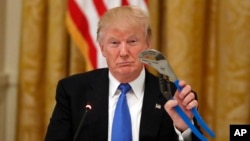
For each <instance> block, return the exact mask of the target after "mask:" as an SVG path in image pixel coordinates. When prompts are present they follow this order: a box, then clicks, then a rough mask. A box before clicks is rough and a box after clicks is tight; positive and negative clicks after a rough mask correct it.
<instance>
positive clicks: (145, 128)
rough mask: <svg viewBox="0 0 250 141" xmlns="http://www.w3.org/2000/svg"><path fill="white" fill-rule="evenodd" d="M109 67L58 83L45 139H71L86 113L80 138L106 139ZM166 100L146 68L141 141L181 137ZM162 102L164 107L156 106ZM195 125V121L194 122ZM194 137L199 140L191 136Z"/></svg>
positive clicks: (96, 140) (89, 140) (49, 140)
mask: <svg viewBox="0 0 250 141" xmlns="http://www.w3.org/2000/svg"><path fill="white" fill-rule="evenodd" d="M108 85H109V79H108V69H107V68H105V69H98V70H94V71H90V72H87V73H82V74H76V75H73V76H70V77H67V78H64V79H62V80H60V81H59V82H58V85H57V90H56V106H55V109H54V111H53V114H52V117H51V119H50V123H49V126H48V129H47V133H46V136H45V141H71V140H73V136H74V133H75V132H76V130H77V128H78V126H79V123H80V120H81V118H82V116H83V114H84V112H85V105H86V104H90V105H91V106H92V110H90V111H89V112H88V114H87V116H86V118H85V120H84V122H83V124H82V130H81V131H80V134H79V136H78V141H80V140H81V141H107V139H108V102H109V101H108V92H109V89H108V88H109V86H108ZM171 89H172V90H173V93H174V91H175V89H176V88H175V86H174V85H173V84H172V85H171ZM165 102H166V99H165V98H164V97H163V96H162V94H161V92H160V89H159V80H158V78H157V77H155V76H154V75H152V74H150V73H149V72H147V71H146V77H145V92H144V99H143V106H142V113H141V123H140V135H139V140H140V141H168V140H169V141H175V140H178V136H177V135H176V133H175V130H174V128H173V122H172V120H171V118H170V117H169V115H168V114H167V112H166V111H165V110H164V107H163V105H164V104H165ZM157 104H158V105H161V108H159V106H156V105H157ZM195 124H196V122H195ZM192 137H193V140H194V141H195V140H198V139H197V138H196V137H195V136H194V135H192Z"/></svg>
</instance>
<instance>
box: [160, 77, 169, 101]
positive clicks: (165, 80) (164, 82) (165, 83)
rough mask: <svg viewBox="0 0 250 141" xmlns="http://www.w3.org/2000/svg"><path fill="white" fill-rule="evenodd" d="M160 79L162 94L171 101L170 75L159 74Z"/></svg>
mask: <svg viewBox="0 0 250 141" xmlns="http://www.w3.org/2000/svg"><path fill="white" fill-rule="evenodd" d="M158 78H159V84H160V90H161V93H162V94H163V96H164V97H165V98H166V99H167V100H169V99H171V98H172V93H171V87H170V80H169V77H168V75H165V74H160V73H158Z"/></svg>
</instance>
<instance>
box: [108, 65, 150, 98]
mask: <svg viewBox="0 0 250 141" xmlns="http://www.w3.org/2000/svg"><path fill="white" fill-rule="evenodd" d="M109 80H110V81H109V83H110V85H109V94H110V96H112V97H113V96H114V95H115V94H116V93H117V88H118V86H119V85H120V82H119V81H118V80H117V79H116V78H115V77H114V76H113V75H112V74H111V72H110V71H109ZM144 82H145V69H142V71H141V73H140V75H139V76H138V77H137V78H136V79H135V80H134V81H131V82H129V85H130V86H131V88H132V90H133V92H134V94H135V96H136V97H137V98H140V97H141V96H142V94H143V93H144Z"/></svg>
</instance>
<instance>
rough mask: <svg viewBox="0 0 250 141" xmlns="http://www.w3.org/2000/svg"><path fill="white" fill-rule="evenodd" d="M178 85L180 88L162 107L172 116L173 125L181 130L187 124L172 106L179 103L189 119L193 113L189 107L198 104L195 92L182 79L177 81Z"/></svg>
mask: <svg viewBox="0 0 250 141" xmlns="http://www.w3.org/2000/svg"><path fill="white" fill-rule="evenodd" d="M179 85H180V86H181V87H182V90H181V91H178V90H176V92H175V95H174V97H173V99H171V100H168V101H167V102H166V104H165V105H164V108H165V110H166V111H167V112H168V114H169V115H170V117H171V118H172V120H173V122H174V125H175V127H176V128H177V129H178V130H179V131H181V132H183V131H185V130H186V129H187V128H188V126H187V125H186V123H185V122H184V121H183V120H182V118H181V117H180V116H179V115H178V113H177V112H176V111H175V110H174V108H173V107H175V106H177V105H179V106H180V107H181V109H182V110H183V111H184V113H185V114H186V115H187V116H188V117H189V119H190V120H192V119H193V114H192V112H191V109H192V108H194V107H197V106H198V101H197V100H196V99H195V94H194V93H193V92H192V91H191V90H192V88H191V86H190V85H188V84H186V82H185V81H183V80H182V81H180V82H179Z"/></svg>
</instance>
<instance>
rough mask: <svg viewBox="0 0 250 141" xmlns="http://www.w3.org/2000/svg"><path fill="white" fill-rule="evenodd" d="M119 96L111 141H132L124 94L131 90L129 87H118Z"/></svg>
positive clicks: (122, 85) (124, 85)
mask: <svg viewBox="0 0 250 141" xmlns="http://www.w3.org/2000/svg"><path fill="white" fill-rule="evenodd" d="M118 88H119V89H120V90H121V95H120V97H119V99H118V102H117V104H116V109H115V114H114V119H113V126H112V133H111V141H132V127H131V119H130V113H129V108H128V103H127V98H126V93H127V92H128V91H129V90H130V89H131V87H130V85H129V84H127V83H125V84H120V85H119V87H118Z"/></svg>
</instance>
